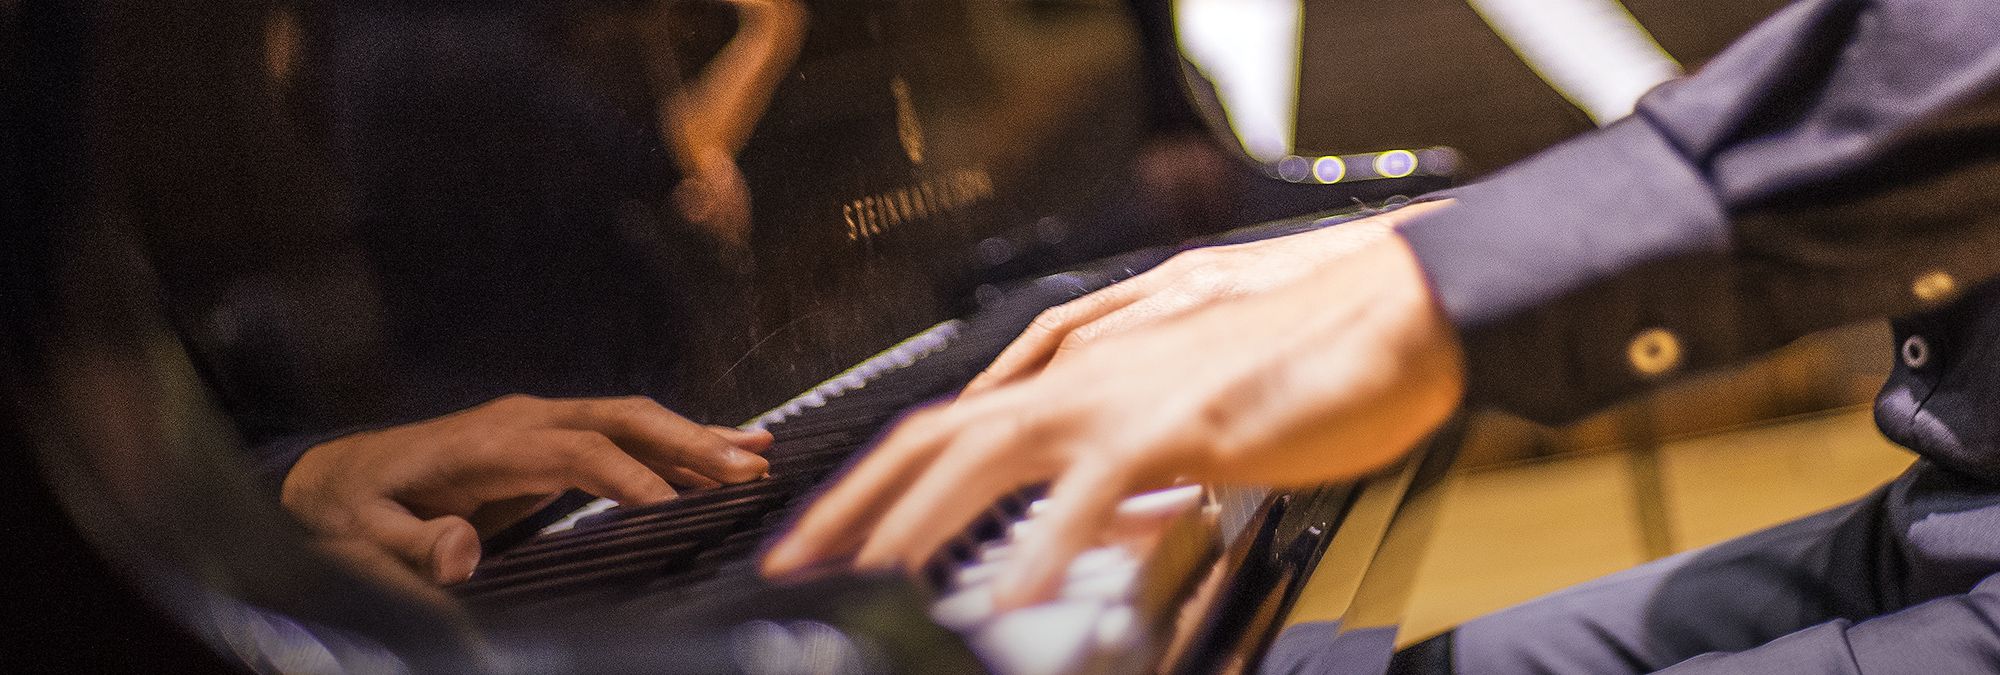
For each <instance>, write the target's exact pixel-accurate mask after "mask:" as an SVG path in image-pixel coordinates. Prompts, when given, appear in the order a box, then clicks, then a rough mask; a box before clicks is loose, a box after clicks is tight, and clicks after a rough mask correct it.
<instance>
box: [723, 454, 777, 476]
mask: <svg viewBox="0 0 2000 675" xmlns="http://www.w3.org/2000/svg"><path fill="white" fill-rule="evenodd" d="M729 461H730V463H732V464H735V465H737V466H738V467H741V468H744V469H755V470H756V471H757V472H758V473H763V472H764V471H765V470H767V469H770V468H771V460H768V459H764V458H763V457H761V456H758V455H756V454H753V453H750V452H745V451H743V450H737V449H735V448H731V449H730V450H729Z"/></svg>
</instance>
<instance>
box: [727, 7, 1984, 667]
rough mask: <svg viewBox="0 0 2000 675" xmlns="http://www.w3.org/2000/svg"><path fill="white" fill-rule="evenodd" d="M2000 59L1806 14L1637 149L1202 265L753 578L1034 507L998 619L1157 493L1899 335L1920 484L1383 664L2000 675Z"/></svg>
mask: <svg viewBox="0 0 2000 675" xmlns="http://www.w3.org/2000/svg"><path fill="white" fill-rule="evenodd" d="M1996 35H2000V12H1995V11H1994V8H1993V6H1992V4H1991V3H1990V2H1983V1H1979V0H1806V1H1804V2H1799V3H1797V4H1795V5H1793V6H1792V7H1790V8H1789V9H1787V10H1785V11H1784V12H1782V13H1780V14H1778V15H1777V16H1775V17H1774V18H1772V19H1771V20H1769V21H1768V22H1766V23H1765V24H1763V25H1762V26H1760V27H1759V28H1758V29H1756V30H1755V31H1753V32H1752V33H1750V34H1749V35H1748V36H1747V37H1745V38H1744V39H1743V40H1741V41H1740V42H1739V43H1737V44H1736V45H1735V46H1734V47H1732V48H1731V49H1730V50H1729V51H1727V52H1726V53H1724V54H1723V55H1721V56H1720V57H1718V58H1717V59H1715V60H1714V61H1713V62H1712V63H1710V64H1709V66H1708V67H1707V68H1706V69H1704V70H1703V71H1702V72H1701V73H1699V74H1697V75H1695V76H1693V77H1689V78H1686V79H1683V80H1680V81H1677V82H1672V83H1669V84H1667V85H1663V86H1661V87H1660V88H1658V89H1655V90H1654V91H1652V92H1651V93H1650V94H1649V95H1648V96H1646V97H1645V98H1644V99H1643V100H1642V101H1641V103H1640V105H1639V109H1638V111H1637V113H1636V114H1635V115H1634V116H1632V117H1630V118H1627V119H1625V120H1623V121H1621V122H1618V123H1615V124H1613V125H1611V126H1609V127H1607V128H1606V129H1604V130H1602V131H1599V132H1595V133H1592V134H1588V135H1585V136H1583V137H1581V138H1578V139H1576V140H1573V141H1571V142H1568V143H1566V144H1564V145H1561V146H1559V147H1557V148H1555V149H1552V150H1550V151H1548V152H1545V153H1543V154H1542V155H1540V156H1538V157H1536V158H1532V159H1530V160H1527V161H1525V162H1523V163H1521V164H1519V165H1516V166H1514V167H1512V168H1511V169H1509V170H1506V171H1503V172H1501V173H1500V174H1498V175H1497V176H1495V177H1494V178H1492V179H1490V180H1488V181H1486V182H1484V183H1481V184H1477V185H1474V186H1470V187H1468V188H1464V189H1461V190H1458V191H1455V192H1454V193H1453V194H1452V195H1451V196H1452V197H1455V199H1456V201H1455V202H1446V201H1438V202H1432V203H1426V204H1419V205H1416V206H1414V207H1410V208H1408V209H1405V210H1402V211H1398V212H1394V213H1392V214H1391V215H1390V216H1389V217H1388V218H1385V219H1378V220H1377V221H1376V222H1375V223H1373V226H1372V227H1361V228H1352V227H1351V226H1350V227H1344V228H1339V229H1334V230H1328V231H1321V232H1314V233H1308V234H1303V235H1297V236H1295V237H1290V238H1286V239H1281V240H1274V241H1270V242H1264V243H1258V244H1249V245H1244V246H1240V247H1235V248H1232V249H1219V250H1210V251H1198V252H1195V253H1193V254H1190V255H1186V256H1182V257H1181V258H1177V259H1176V260H1174V261H1170V262H1169V263H1168V264H1167V265H1165V266H1164V267H1162V268H1161V269H1159V270H1157V271H1155V272H1153V273H1149V274H1147V275H1143V276H1142V277H1140V278H1138V279H1135V280H1134V281H1132V282H1129V283H1128V284H1125V285H1122V286H1119V287H1114V288H1113V289H1112V290H1110V291H1108V292H1105V293H1100V294H1097V295H1094V296H1089V297H1087V298H1085V299H1083V300H1081V301H1078V302H1075V303H1072V304H1071V305H1068V306H1065V307H1062V308H1058V309H1057V310H1053V312H1052V314H1050V315H1048V316H1047V317H1045V318H1044V320H1043V321H1041V322H1039V323H1038V328H1037V329H1036V330H1034V331H1031V332H1030V333H1029V335H1027V336H1026V337H1024V338H1023V339H1022V340H1021V341H1020V342H1017V343H1016V345H1015V346H1014V347H1013V348H1012V349H1011V350H1010V351H1009V353H1008V354H1007V355H1005V356H1003V357H1002V358H1001V360H1000V362H998V363H996V364H995V365H994V366H993V368H992V369H990V370H989V371H988V372H987V373H986V375H985V376H983V379H982V380H981V381H980V382H977V383H975V384H974V386H973V387H971V388H969V390H968V393H967V394H965V395H963V396H961V397H960V398H959V399H958V400H957V401H956V402H954V403H952V404H950V405H948V406H945V407H941V408H937V409H933V410H931V411H928V412H926V413H923V414H920V415H918V416H916V417H913V418H912V419H911V420H910V422H909V423H907V424H906V425H904V426H903V427H901V428H899V429H898V430H897V431H896V432H895V433H894V434H893V435H892V436H891V437H890V438H889V439H888V440H887V441H885V442H884V443H883V444H882V446H881V447H880V448H879V449H878V450H877V451H875V452H874V453H873V454H872V455H870V457H869V458H868V460H867V461H865V462H863V463H862V464H861V465H859V466H858V467H856V469H855V470H854V471H853V473H852V474H851V475H850V477H849V478H848V479H847V481H846V482H845V483H844V484H843V485H842V486H840V487H838V488H836V489H835V490H834V491H832V492H829V493H828V494H827V495H826V496H825V497H824V498H823V499H822V500H821V501H820V502H819V503H818V504H816V505H815V507H814V508H813V509H812V510H811V511H810V512H809V513H808V514H807V515H806V516H805V518H804V519H803V520H802V521H801V522H800V525H799V526H798V529H797V531H795V532H794V533H793V534H792V535H791V536H790V537H789V538H788V539H787V540H786V541H785V542H783V543H781V544H780V545H779V547H778V548H776V549H775V550H774V551H773V552H772V553H771V555H770V557H769V559H767V561H766V562H767V566H768V568H769V569H771V570H772V571H774V572H783V571H787V570H791V569H794V568H795V567H798V566H801V565H806V564H811V563H812V562H814V561H817V560H821V559H827V558H845V557H852V558H854V559H855V561H856V563H857V564H858V565H861V566H883V565H909V564H912V561H922V560H925V559H926V558H927V557H928V555H929V553H930V551H931V550H933V549H935V548H936V547H937V546H938V545H939V544H940V543H941V542H942V541H943V537H944V536H945V535H944V534H941V533H949V532H952V531H954V530H955V527H954V526H955V525H957V524H958V523H961V522H964V521H966V520H967V519H969V518H971V517H973V516H974V515H975V514H976V513H978V512H979V510H980V509H982V508H984V507H985V505H986V503H987V501H989V500H990V499H991V498H993V497H996V496H999V495H1002V494H1005V493H1007V492H1009V491H1011V490H1013V489H1015V488H1016V487H1018V486H1020V485H1023V484H1027V483H1032V482H1038V481H1044V480H1050V479H1054V481H1055V482H1054V485H1053V486H1052V487H1051V493H1050V494H1051V496H1050V502H1049V508H1048V510H1046V511H1044V512H1043V514H1042V515H1041V517H1040V528H1039V529H1037V530H1035V531H1034V532H1033V533H1032V534H1031V535H1030V539H1029V540H1028V541H1027V542H1026V543H1025V546H1024V549H1025V550H1021V549H1017V551H1016V553H1015V555H1014V557H1013V558H1011V561H1013V563H1014V565H1013V568H1012V570H1011V572H1010V575H1009V577H1008V578H1007V579H1006V580H1005V581H1004V582H1003V583H1002V584H1000V586H1001V590H1000V591H999V593H1000V594H1001V597H1000V598H999V600H1000V601H1001V602H1002V603H1003V604H1021V603H1025V602H1030V601H1033V600H1036V599H1038V598H1040V597H1044V596H1046V594H1048V593H1049V592H1051V589H1052V586H1053V583H1054V582H1055V581H1056V580H1057V578H1058V576H1059V575H1058V573H1059V572H1060V571H1061V570H1062V569H1063V567H1064V565H1065V564H1066V562H1067V560H1068V559H1069V558H1070V557H1071V556H1072V555H1074V553H1075V552H1076V551H1078V550H1079V549H1081V548H1082V547H1084V546H1086V545H1087V544H1089V543H1090V538H1091V537H1092V536H1093V534H1094V533H1095V532H1096V531H1098V530H1099V529H1100V527H1101V525H1102V524H1103V523H1104V522H1105V521H1106V520H1107V519H1108V518H1109V516H1110V512H1111V510H1112V509H1113V508H1114V506H1115V504H1116V503H1117V499H1118V498H1119V497H1121V496H1123V495H1127V494H1131V493H1133V492H1136V491H1138V490H1141V489H1144V488H1147V487H1151V486H1154V485H1158V484H1161V483H1164V482H1167V481H1171V480H1174V479H1176V478H1180V477H1192V478H1195V479H1201V480H1206V481H1213V482H1224V483H1227V482H1238V481H1242V482H1255V483H1275V484H1281V485H1297V484H1302V483H1304V484H1309V483H1315V482H1320V481H1327V480H1340V479H1347V478H1351V477H1354V476H1357V475H1360V474H1362V473H1364V472H1366V471H1369V470H1371V469H1374V468H1377V467H1381V466H1384V465H1385V464H1387V463H1389V462H1391V461H1393V460H1395V459H1396V458H1397V456H1398V455H1399V454H1400V453H1401V452H1402V451H1403V449H1404V448H1408V447H1410V446H1411V445H1412V444H1413V443H1415V442H1416V441H1417V440H1418V439H1419V438H1420V437H1421V436H1423V435H1424V434H1426V433H1427V432H1429V431H1430V430H1431V429H1432V428H1433V427H1434V426H1436V425H1437V424H1439V423H1441V422H1442V420H1444V419H1445V417H1446V416H1447V415H1448V414H1449V413H1450V412H1451V410H1452V409H1453V408H1454V407H1455V406H1456V404H1458V403H1459V402H1460V400H1461V399H1467V400H1469V401H1470V402H1472V403H1485V404H1500V405H1505V406H1508V407H1511V408H1514V409H1517V410H1520V411H1523V412H1527V413H1530V414H1535V415H1537V416H1540V417H1543V418H1546V419H1563V418H1569V417H1573V416H1575V415H1578V414H1580V413H1582V412H1587V411H1589V410H1592V409H1595V408H1598V407H1601V406H1603V405H1605V404H1606V403H1607V402H1609V401H1610V400H1612V399H1614V398H1616V397H1619V396H1624V395H1628V394H1632V393H1635V392H1640V391H1644V390H1646V389H1648V388H1650V387H1652V386H1655V385H1657V384H1658V382H1659V381H1661V380H1664V379H1667V378H1668V377H1670V376H1671V375H1673V374H1675V373H1678V372H1685V371H1688V370H1691V369H1693V368H1697V367H1705V366H1712V365H1717V364H1722V363H1727V362H1730V361H1735V360H1740V359H1743V358H1747V357H1750V356H1752V355H1755V354H1757V353H1760V352H1762V351H1765V350H1768V349H1771V348H1774V347H1776V346H1778V345H1781V344H1783V343H1784V342H1786V341H1788V340H1791V339H1793V338H1796V337H1798V336H1801V335H1804V334H1806V333H1808V332H1811V331H1814V330H1817V329H1821V328H1825V327H1830V326H1834V325H1838V324H1842V323H1847V322H1851V321H1857V320H1863V319H1869V318H1876V317H1882V316H1892V317H1902V318H1900V319H1898V320H1897V321H1896V322H1895V325H1896V329H1897V330H1896V333H1897V343H1898V351H1897V359H1898V366H1897V368H1896V370H1895V372H1894V374H1893V375H1892V376H1891V377H1890V379H1889V383H1888V385H1887V387H1885V389H1884V390H1883V392H1882V396H1881V398H1880V399H1879V401H1878V404H1877V419H1878V421H1879V424H1880V426H1881V428H1882V430H1883V431H1884V432H1885V433H1886V434H1888V435H1889V436H1890V437H1892V438H1894V439H1895V440H1896V441H1898V442H1900V443H1902V444H1903V445H1905V446H1907V447H1909V448H1911V449H1913V450H1915V451H1916V452H1917V453H1918V454H1920V455H1921V456H1922V459H1921V460H1919V461H1918V462H1917V463H1916V464H1915V465H1914V466H1913V467H1912V468H1911V469H1909V471H1908V472H1906V473H1905V474H1904V475H1903V476H1901V477H1900V478H1898V479H1896V480H1895V481H1894V482H1892V483H1890V484H1889V485H1888V486H1885V487H1884V488H1882V489H1880V490H1878V491H1876V492H1874V493H1872V494H1871V495H1869V496H1868V497H1866V498H1864V499H1863V500H1861V501H1859V502H1856V503H1853V504H1849V505H1846V506H1843V507H1840V508H1838V509H1835V510H1833V511H1830V512H1827V513H1824V514H1821V515H1817V516H1812V517H1809V518H1806V519H1803V520H1800V521H1796V522H1793V523H1789V524H1786V525H1781V526H1779V527H1777V528H1775V529H1772V530H1769V531H1766V532H1763V533H1759V534H1753V535H1750V536H1748V537H1745V538H1742V539H1739V540H1736V541H1732V542H1727V543H1724V544H1721V545H1718V546H1714V547H1710V548H1707V549H1702V550H1698V551H1694V552H1690V553H1687V554H1683V555H1679V556H1675V557H1671V558H1667V559H1664V560H1660V561H1656V562H1654V563H1651V564H1648V565H1645V566H1642V567H1639V568H1637V569H1634V570H1631V571H1628V572H1624V573H1621V574H1617V575H1613V576H1611V577H1608V578H1606V579H1603V580H1599V581H1596V582H1592V583H1590V584H1586V585H1583V586H1580V587H1578V588H1575V589H1571V590H1568V591H1564V592H1561V593H1557V594H1555V595H1553V596H1550V597H1547V598H1544V599H1541V600H1537V601H1534V602H1530V603H1528V604H1526V605H1523V606H1520V607H1517V608H1514V609H1510V610H1505V611H1503V612H1500V613H1498V614H1496V615H1493V616H1490V617H1487V618H1483V619H1479V620H1475V621H1473V622H1470V623H1468V624H1466V625H1464V626H1462V627H1460V628H1459V629H1457V630H1456V631H1454V632H1453V633H1449V634H1447V635H1446V636H1443V637H1440V638H1437V639H1434V640H1432V641H1429V642H1426V643H1424V644H1423V645H1422V646H1420V647H1418V648H1415V649H1413V650H1411V651H1409V652H1406V653H1405V654H1404V656H1403V657H1402V658H1401V659H1399V664H1398V665H1399V666H1402V667H1406V668H1409V669H1413V670H1434V671H1439V672H1443V671H1448V670H1451V669H1452V668H1453V667H1454V666H1456V667H1457V668H1460V669H1463V670H1465V671H1467V672H1509V673H1511V672H1578V673H1607V672H1632V671H1651V670H1657V669H1661V668H1666V667H1668V666H1674V665H1676V664H1680V667H1679V668H1677V669H1676V670H1675V672H1729V673H1738V672H1758V673H1762V672H1802V673H1832V672H1857V671H1864V672H1934V673H1945V672H1953V673H1956V672H1992V671H1993V669H1994V668H1995V664H1996V663H2000V426H1996V424H1995V422H1994V420H1995V413H1996V409H1995V406H1996V404H1997V403H2000V361H1996V360H1995V358H1994V354H1995V353H1996V352H1995V350H1996V349H2000V288H1996V287H1995V286H1994V285H1992V284H1989V283H1984V282H1986V281H1987V280H1989V279H1992V278H1993V276H1994V275H1995V274H1996V273H2000V256H1996V255H1995V254H1994V251H1995V249H1996V247H2000V216H1996V214H2000V189H1996V187H1995V186H1996V185H2000V155H1996V152H2000V144H1996V142H1995V139H1996V138H2000V41H1996V39H1995V36H1996ZM1390 221H1402V222H1403V225H1402V227H1401V228H1400V230H1399V232H1400V235H1401V236H1394V235H1392V234H1391V230H1390V227H1389V225H1388V223H1389V222H1390ZM1427 291H1428V292H1427ZM1140 326H1146V327H1148V329H1147V330H1140V331H1134V330H1131V329H1133V328H1136V327H1140ZM1461 336H1463V337H1462V338H1461ZM881 495H897V497H895V498H892V499H885V498H882V497H881ZM1280 647H1281V648H1280V652H1289V653H1286V654H1284V656H1285V657H1286V658H1290V659H1293V661H1291V662H1282V663H1271V664H1267V665H1269V666H1272V667H1273V670H1277V671H1283V672H1294V671H1296V672H1320V671H1323V670H1329V669H1339V668H1338V666H1339V664H1328V663H1315V662H1314V660H1315V659H1317V658H1332V657H1330V656H1326V655H1324V654H1316V653H1314V652H1313V651H1312V650H1310V649H1304V650H1288V649H1285V648H1284V645H1281V646H1280ZM1348 667H1349V668H1352V667H1353V666H1352V665H1351V664H1350V665H1349V666H1348Z"/></svg>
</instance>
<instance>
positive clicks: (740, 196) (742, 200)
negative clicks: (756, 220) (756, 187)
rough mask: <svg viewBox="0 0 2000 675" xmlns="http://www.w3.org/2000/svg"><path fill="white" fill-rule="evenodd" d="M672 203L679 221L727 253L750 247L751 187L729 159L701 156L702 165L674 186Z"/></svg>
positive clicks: (717, 156)
mask: <svg viewBox="0 0 2000 675" xmlns="http://www.w3.org/2000/svg"><path fill="white" fill-rule="evenodd" d="M673 199H674V206H675V207H676V208H678V209H680V212H681V217H683V218H686V219H687V220H688V222H691V223H694V224H695V225H696V226H699V227H701V228H702V229H703V230H705V231H707V232H708V233H709V234H710V235H713V236H714V237H715V238H716V239H717V240H719V241H721V242H722V243H723V244H725V245H727V246H728V247H729V248H730V249H732V250H742V249H744V248H746V247H748V246H749V243H750V184H749V183H747V182H745V181H744V179H743V171H742V170H741V169H738V168H737V167H736V160H734V159H731V158H730V157H729V156H728V155H723V154H720V153H712V152H711V153H704V154H703V156H702V160H701V162H700V163H699V164H698V165H696V166H695V167H694V168H693V170H692V171H690V172H689V173H688V175H687V177H685V178H683V179H681V182H680V184H679V185H675V186H674V191H673Z"/></svg>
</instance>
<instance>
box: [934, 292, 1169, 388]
mask: <svg viewBox="0 0 2000 675" xmlns="http://www.w3.org/2000/svg"><path fill="white" fill-rule="evenodd" d="M1152 279H1153V276H1152V275H1146V274H1142V275H1139V276H1138V277H1135V278H1132V279H1130V280H1127V281H1125V282H1124V283H1120V284H1114V285H1112V286H1111V287H1109V288H1106V289H1104V290H1100V291H1098V292H1096V293H1091V294H1089V295H1085V296H1083V297H1081V298H1077V299H1075V300H1071V301H1069V302H1066V303H1063V304H1061V305H1057V306H1055V307H1053V308H1050V309H1049V310H1047V311H1044V312H1042V313H1041V314H1040V315H1037V316H1036V317H1035V321H1034V323H1031V324H1029V325H1028V329H1027V330H1024V331H1022V332H1021V334H1020V336H1018V337H1015V338H1014V341H1013V342H1011V343H1008V345H1007V348H1006V349H1003V350H1001V351H1000V355H999V356H997V357H994V359H993V362H992V363H990V364H987V366H986V369H985V370H983V371H981V372H980V373H979V375H978V376H976V377H974V378H972V381H971V382H969V383H967V384H966V385H965V389H964V391H963V392H962V393H960V394H959V396H960V397H961V398H963V397H965V396H969V395H972V394H977V393H980V392H984V391H987V390H989V389H992V388H994V387H998V386H1000V385H1003V384H1006V383H1008V382H1012V381H1014V380H1018V379H1020V378H1021V377H1023V376H1025V375H1027V374H1029V373H1032V372H1034V371H1037V370H1040V369H1041V367H1042V365H1043V364H1045V363H1047V362H1048V360H1049V357H1051V356H1052V355H1054V354H1055V352H1056V348H1057V347H1059V346H1061V345H1062V343H1063V340H1064V339H1066V338H1068V337H1069V335H1070V333H1072V332H1074V331H1075V330H1076V329H1078V328H1080V327H1083V326H1085V325H1089V324H1090V323H1091V322H1092V321H1096V320H1097V319H1098V318H1099V317H1102V316H1104V315H1106V314H1109V313H1111V312H1113V311H1116V310H1118V309H1119V308H1122V307H1124V306H1126V305H1129V304H1132V303H1133V302H1137V301H1138V300H1140V299H1141V298H1144V297H1146V295H1147V294H1148V292H1149V291H1151V290H1152V287H1153V286H1154V285H1155V282H1154V281H1153V280H1152Z"/></svg>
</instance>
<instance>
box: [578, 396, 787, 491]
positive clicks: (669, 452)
mask: <svg viewBox="0 0 2000 675" xmlns="http://www.w3.org/2000/svg"><path fill="white" fill-rule="evenodd" d="M564 403H565V404H566V411H565V414H564V415H563V416H562V417H561V418H560V419H559V420H558V423H559V424H561V425H563V426H567V427H570V428H573V429H588V430H591V431H596V432H598V433H601V434H603V435H605V436H606V437H609V438H610V439H611V440H612V441H614V442H616V443H617V444H618V446H619V447H621V448H623V449H624V450H625V451H626V452H627V453H629V454H631V455H632V456H633V457H636V458H638V459H639V460H640V461H642V462H645V463H646V464H647V465H648V466H651V467H653V468H654V469H655V470H657V471H662V472H664V471H666V470H668V469H669V468H670V467H676V466H679V467H686V468H688V469H690V470H693V471H694V472H695V473H698V474H701V475H703V476H706V477H708V478H710V479H713V480H715V481H717V482H720V483H741V482H744V481H748V480H755V479H757V478H760V477H762V476H763V475H764V473H765V472H766V471H768V470H769V469H770V468H771V463H770V462H769V461H766V460H765V459H764V458H762V457H758V456H757V455H756V454H754V453H750V452H745V451H743V450H742V449H740V448H737V447H736V446H735V445H734V444H732V443H731V442H730V441H729V440H727V439H724V438H723V437H722V436H721V435H719V434H717V433H716V432H715V431H712V430H710V429H709V428H708V427H704V426H702V425H700V424H696V423H694V422H691V421H689V420H688V419H687V418H685V417H681V416H680V415H676V414H674V413H673V411H670V410H667V409H666V408H664V407H662V406H661V405H660V404H659V403H658V402H655V401H654V400H652V399H650V398H646V397H644V396H630V397H625V398H607V399H574V400H570V401H566V402H564Z"/></svg>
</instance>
